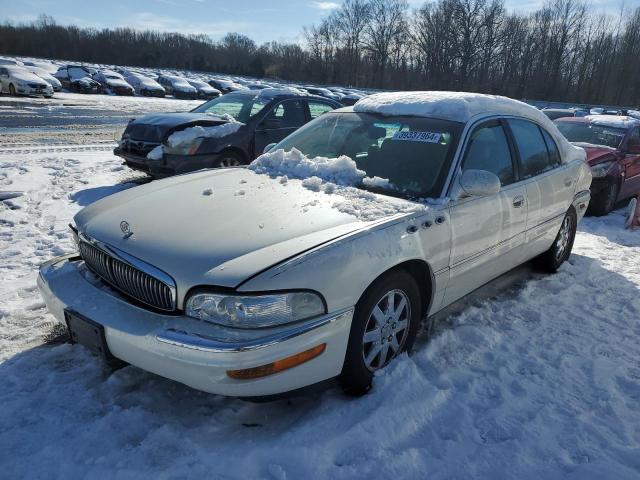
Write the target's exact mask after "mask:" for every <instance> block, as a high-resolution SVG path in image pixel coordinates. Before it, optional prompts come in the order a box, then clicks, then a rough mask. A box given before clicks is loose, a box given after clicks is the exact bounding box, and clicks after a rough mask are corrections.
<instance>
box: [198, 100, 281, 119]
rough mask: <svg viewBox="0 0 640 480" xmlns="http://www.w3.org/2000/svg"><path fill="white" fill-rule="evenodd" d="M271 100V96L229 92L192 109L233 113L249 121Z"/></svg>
mask: <svg viewBox="0 0 640 480" xmlns="http://www.w3.org/2000/svg"><path fill="white" fill-rule="evenodd" d="M269 101H270V99H269V98H266V97H260V95H256V94H246V93H227V94H226V95H222V96H221V97H218V98H214V99H213V100H209V101H208V102H206V103H203V104H202V105H200V106H199V107H196V108H194V109H193V110H191V111H192V112H196V113H209V114H211V115H225V114H226V115H231V116H232V117H233V118H235V119H236V120H237V121H239V122H242V123H247V121H248V120H249V119H250V118H251V117H253V116H254V115H257V114H258V113H259V112H260V111H262V109H263V108H264V107H265V106H266V105H267V103H269Z"/></svg>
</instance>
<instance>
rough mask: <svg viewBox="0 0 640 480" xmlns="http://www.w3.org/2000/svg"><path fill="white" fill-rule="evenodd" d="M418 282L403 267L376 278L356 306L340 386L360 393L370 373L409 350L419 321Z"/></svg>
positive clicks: (368, 384) (365, 388) (369, 380)
mask: <svg viewBox="0 0 640 480" xmlns="http://www.w3.org/2000/svg"><path fill="white" fill-rule="evenodd" d="M421 315H422V312H421V303H420V291H419V289H418V285H417V284H416V282H415V280H414V279H413V277H412V276H411V275H409V274H408V273H407V272H405V271H404V270H397V271H394V272H391V273H389V274H388V275H385V276H384V277H381V278H380V279H378V280H376V281H375V282H374V283H373V284H372V285H371V286H370V287H369V288H368V289H367V291H366V292H365V293H364V295H363V296H362V298H361V299H360V301H359V302H358V304H357V305H356V308H355V312H354V316H353V322H352V324H351V332H350V334H349V343H348V346H347V353H346V355H345V360H344V366H343V367H342V373H341V374H340V377H339V378H338V381H339V382H340V385H341V387H342V389H343V390H344V391H345V392H346V393H348V394H350V395H363V394H365V393H367V392H368V391H369V390H370V389H371V385H372V380H373V374H374V372H375V371H376V370H379V369H381V368H384V367H385V366H386V365H388V364H389V362H391V361H392V360H393V359H394V358H395V357H397V356H398V355H400V354H401V353H402V352H405V351H410V350H411V347H412V346H413V342H414V340H415V338H416V333H417V331H418V326H419V323H420V317H421Z"/></svg>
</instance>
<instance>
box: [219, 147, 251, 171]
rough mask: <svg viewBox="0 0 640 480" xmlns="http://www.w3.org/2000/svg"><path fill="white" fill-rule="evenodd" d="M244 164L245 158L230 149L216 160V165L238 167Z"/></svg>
mask: <svg viewBox="0 0 640 480" xmlns="http://www.w3.org/2000/svg"><path fill="white" fill-rule="evenodd" d="M242 164H244V158H242V156H241V155H240V154H238V153H236V152H233V151H231V150H228V151H226V152H223V153H222V155H221V156H220V158H219V159H218V160H217V161H216V162H215V165H214V167H221V168H224V167H237V166H238V165H242Z"/></svg>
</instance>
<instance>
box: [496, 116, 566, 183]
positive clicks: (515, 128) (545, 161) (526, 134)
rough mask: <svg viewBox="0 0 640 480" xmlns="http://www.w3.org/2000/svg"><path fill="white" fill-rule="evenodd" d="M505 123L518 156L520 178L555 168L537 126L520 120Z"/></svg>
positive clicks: (510, 120)
mask: <svg viewBox="0 0 640 480" xmlns="http://www.w3.org/2000/svg"><path fill="white" fill-rule="evenodd" d="M507 121H508V122H509V127H510V128H511V132H512V133H513V137H514V139H515V142H516V148H517V149H518V153H519V154H520V162H521V174H522V178H525V179H526V178H530V177H534V176H536V175H539V174H541V173H544V172H546V171H548V170H550V169H551V168H553V167H554V166H555V164H554V163H553V162H552V161H551V158H550V157H549V151H548V150H547V144H546V143H545V141H544V138H543V136H542V132H541V131H540V128H539V127H538V125H536V124H535V123H532V122H529V121H527V120H520V119H509V120H507Z"/></svg>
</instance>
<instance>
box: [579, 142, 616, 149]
mask: <svg viewBox="0 0 640 480" xmlns="http://www.w3.org/2000/svg"><path fill="white" fill-rule="evenodd" d="M571 144H572V145H575V146H576V147H580V148H605V149H607V150H611V151H614V150H615V148H613V147H610V146H608V145H597V144H595V143H589V142H571Z"/></svg>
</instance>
